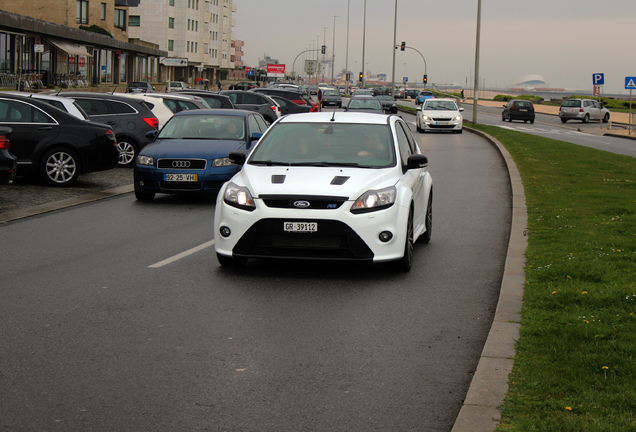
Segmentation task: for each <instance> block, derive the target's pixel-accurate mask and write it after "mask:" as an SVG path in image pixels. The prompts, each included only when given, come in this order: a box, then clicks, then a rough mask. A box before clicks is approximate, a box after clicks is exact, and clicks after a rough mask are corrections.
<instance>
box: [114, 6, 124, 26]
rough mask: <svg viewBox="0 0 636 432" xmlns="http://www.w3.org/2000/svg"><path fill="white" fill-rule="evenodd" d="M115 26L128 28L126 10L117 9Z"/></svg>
mask: <svg viewBox="0 0 636 432" xmlns="http://www.w3.org/2000/svg"><path fill="white" fill-rule="evenodd" d="M115 28H119V29H122V30H126V11H125V10H123V9H115Z"/></svg>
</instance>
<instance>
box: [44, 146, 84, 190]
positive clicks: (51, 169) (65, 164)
mask: <svg viewBox="0 0 636 432" xmlns="http://www.w3.org/2000/svg"><path fill="white" fill-rule="evenodd" d="M79 174H80V166H79V158H78V157H77V155H76V154H75V153H74V152H72V151H71V150H67V149H64V148H57V149H53V150H51V151H49V152H47V153H46V154H45V155H44V157H43V158H42V162H41V164H40V175H41V177H42V180H44V182H45V183H46V184H47V185H49V186H59V187H66V186H70V185H72V184H73V183H75V181H76V180H77V177H78V176H79Z"/></svg>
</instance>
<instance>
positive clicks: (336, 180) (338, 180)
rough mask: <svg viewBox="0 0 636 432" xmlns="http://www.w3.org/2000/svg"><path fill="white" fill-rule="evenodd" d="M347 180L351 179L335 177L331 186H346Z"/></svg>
mask: <svg viewBox="0 0 636 432" xmlns="http://www.w3.org/2000/svg"><path fill="white" fill-rule="evenodd" d="M347 180H349V177H346V176H335V177H334V178H333V180H331V184H332V185H342V184H344V183H345V182H346V181H347Z"/></svg>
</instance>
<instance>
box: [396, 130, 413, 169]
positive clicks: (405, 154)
mask: <svg viewBox="0 0 636 432" xmlns="http://www.w3.org/2000/svg"><path fill="white" fill-rule="evenodd" d="M395 133H396V135H397V140H398V147H399V149H400V160H401V161H402V166H406V165H407V163H408V159H409V156H410V155H411V154H413V150H412V148H411V145H410V143H409V139H408V138H407V134H406V131H405V130H404V126H402V123H401V122H397V123H396V124H395Z"/></svg>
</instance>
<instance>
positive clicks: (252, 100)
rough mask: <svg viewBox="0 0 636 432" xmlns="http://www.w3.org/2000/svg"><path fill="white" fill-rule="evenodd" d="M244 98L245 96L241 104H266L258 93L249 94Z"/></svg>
mask: <svg viewBox="0 0 636 432" xmlns="http://www.w3.org/2000/svg"><path fill="white" fill-rule="evenodd" d="M242 96H243V100H242V101H241V103H244V104H254V105H261V104H264V103H265V101H264V100H263V99H262V98H261V97H260V95H259V94H257V93H252V94H249V93H248V94H244V95H242Z"/></svg>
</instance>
